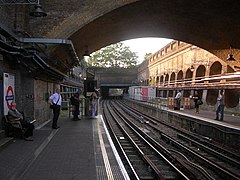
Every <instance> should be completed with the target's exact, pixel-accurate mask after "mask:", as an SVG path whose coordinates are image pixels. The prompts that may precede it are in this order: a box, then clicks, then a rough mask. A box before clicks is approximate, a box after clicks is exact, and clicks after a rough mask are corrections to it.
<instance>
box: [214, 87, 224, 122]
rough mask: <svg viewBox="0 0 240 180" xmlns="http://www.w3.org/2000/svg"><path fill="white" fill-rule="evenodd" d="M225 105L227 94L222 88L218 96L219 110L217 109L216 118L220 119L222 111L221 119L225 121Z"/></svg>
mask: <svg viewBox="0 0 240 180" xmlns="http://www.w3.org/2000/svg"><path fill="white" fill-rule="evenodd" d="M224 106H225V95H224V91H223V90H220V93H219V95H218V98H217V110H216V118H215V120H219V113H220V115H221V116H220V121H223V117H224Z"/></svg>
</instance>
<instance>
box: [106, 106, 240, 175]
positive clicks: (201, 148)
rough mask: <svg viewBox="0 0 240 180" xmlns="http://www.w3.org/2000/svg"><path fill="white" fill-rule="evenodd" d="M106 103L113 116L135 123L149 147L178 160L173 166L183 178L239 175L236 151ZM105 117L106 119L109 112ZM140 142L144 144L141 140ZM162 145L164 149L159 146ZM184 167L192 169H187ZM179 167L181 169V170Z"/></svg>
mask: <svg viewBox="0 0 240 180" xmlns="http://www.w3.org/2000/svg"><path fill="white" fill-rule="evenodd" d="M111 102H112V101H111ZM109 103H110V102H108V104H105V105H104V106H106V107H107V108H104V109H108V111H109V112H111V113H112V115H111V116H114V118H115V119H119V118H120V117H121V119H124V120H125V121H126V122H127V123H128V124H130V125H131V126H132V127H134V126H135V131H136V132H137V133H139V134H140V135H141V136H142V137H144V138H145V139H146V141H147V142H148V143H150V144H151V146H152V147H153V148H155V149H156V150H158V151H159V149H161V150H160V152H161V153H162V155H163V154H164V155H167V156H168V157H166V159H167V160H168V161H170V162H174V163H176V161H178V163H176V164H177V165H176V166H175V167H181V168H180V169H181V170H179V169H178V170H179V171H180V172H182V174H184V173H185V174H187V175H185V176H184V178H190V179H192V178H193V176H194V175H195V176H196V177H194V179H219V178H224V179H226V178H227V179H239V167H240V165H239V162H240V161H239V159H240V158H239V156H238V155H236V154H234V153H231V152H228V151H227V150H225V149H223V148H220V147H217V146H214V145H213V144H212V143H211V142H210V141H209V140H206V139H204V140H203V138H199V137H198V136H195V135H192V134H189V133H187V132H185V131H182V130H179V129H177V128H175V127H171V126H170V125H169V124H166V123H164V122H161V121H159V120H157V119H154V118H152V117H149V116H147V115H144V114H142V113H140V112H137V111H136V110H134V109H130V108H131V107H128V106H125V105H123V104H119V103H116V102H114V103H112V104H109ZM109 114H110V113H109ZM105 118H106V119H108V118H109V115H108V116H106V117H105ZM118 121H119V120H118ZM122 121H123V120H122ZM124 124H126V123H124ZM113 131H114V130H113ZM117 137H119V136H118V135H117ZM123 137H124V136H123ZM124 139H125V138H124ZM133 139H134V138H133ZM120 146H121V145H120ZM140 146H141V145H140ZM142 146H144V147H145V148H146V147H147V145H145V144H144V145H142ZM164 148H165V150H162V149H164ZM123 149H124V148H123ZM147 149H148V148H147ZM166 149H167V150H166ZM143 152H144V151H143ZM173 165H175V164H173ZM132 168H133V167H132ZM155 168H158V167H157V166H156V167H155ZM186 168H187V169H189V170H191V172H192V173H189V172H187V170H186ZM133 169H134V168H133ZM151 169H154V168H151ZM160 169H161V168H160ZM183 169H185V170H184V173H183V171H182V170H183ZM137 174H138V173H137ZM154 174H155V173H154ZM163 174H164V173H163ZM167 179H168V178H167ZM174 179H175V178H174Z"/></svg>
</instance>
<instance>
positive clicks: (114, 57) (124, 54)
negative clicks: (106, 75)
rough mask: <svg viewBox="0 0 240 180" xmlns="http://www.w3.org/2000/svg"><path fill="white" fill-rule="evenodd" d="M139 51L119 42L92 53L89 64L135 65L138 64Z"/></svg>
mask: <svg viewBox="0 0 240 180" xmlns="http://www.w3.org/2000/svg"><path fill="white" fill-rule="evenodd" d="M137 58H138V56H137V53H135V52H132V51H131V50H130V49H129V47H128V46H124V45H123V43H117V44H113V45H110V46H107V47H105V48H102V49H100V50H99V51H96V52H94V53H93V54H91V57H90V58H89V60H88V63H89V65H91V66H96V67H124V68H128V67H133V66H136V64H137Z"/></svg>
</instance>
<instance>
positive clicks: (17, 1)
mask: <svg viewBox="0 0 240 180" xmlns="http://www.w3.org/2000/svg"><path fill="white" fill-rule="evenodd" d="M5 5H34V11H33V12H30V13H29V15H30V16H33V17H45V16H47V13H45V12H44V11H43V10H42V6H41V5H40V2H39V0H27V1H22V0H14V1H10V2H0V6H5Z"/></svg>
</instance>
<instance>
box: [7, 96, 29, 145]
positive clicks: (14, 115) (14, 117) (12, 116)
mask: <svg viewBox="0 0 240 180" xmlns="http://www.w3.org/2000/svg"><path fill="white" fill-rule="evenodd" d="M16 106H17V105H16V103H15V102H14V101H13V102H12V103H11V106H10V109H9V111H8V118H9V120H10V122H19V123H21V125H22V127H23V128H26V131H25V133H24V139H25V140H26V141H33V138H32V136H33V129H34V125H33V124H31V123H30V122H28V121H27V120H26V119H25V118H24V116H23V114H22V113H20V112H19V111H18V110H17V108H16Z"/></svg>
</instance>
